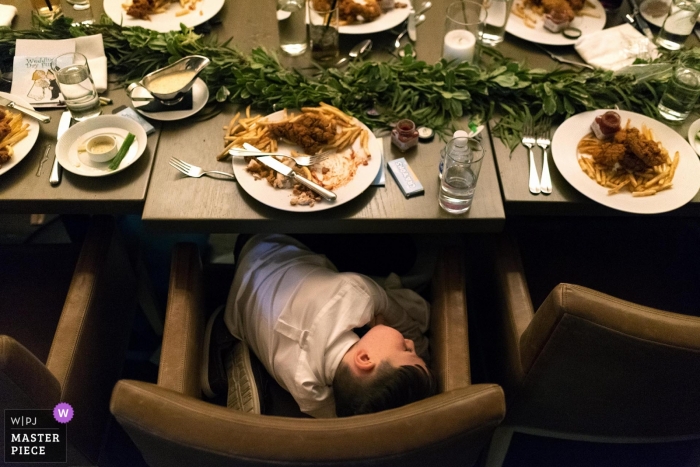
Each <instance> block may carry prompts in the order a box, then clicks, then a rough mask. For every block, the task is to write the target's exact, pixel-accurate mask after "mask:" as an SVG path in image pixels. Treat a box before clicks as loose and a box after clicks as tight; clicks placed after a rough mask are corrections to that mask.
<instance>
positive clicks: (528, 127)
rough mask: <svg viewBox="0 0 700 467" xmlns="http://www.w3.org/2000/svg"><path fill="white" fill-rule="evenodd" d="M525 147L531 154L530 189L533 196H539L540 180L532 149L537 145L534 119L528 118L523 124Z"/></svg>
mask: <svg viewBox="0 0 700 467" xmlns="http://www.w3.org/2000/svg"><path fill="white" fill-rule="evenodd" d="M522 142H523V146H525V147H526V148H527V150H528V152H529V153H530V154H529V155H530V180H529V182H528V187H529V188H530V193H532V194H533V195H536V194H538V193H539V192H540V191H541V190H540V180H539V178H538V177H537V167H536V166H535V156H534V154H532V147H533V146H534V145H535V143H536V139H535V128H534V126H533V124H532V118H528V119H527V120H525V122H524V123H523V137H522Z"/></svg>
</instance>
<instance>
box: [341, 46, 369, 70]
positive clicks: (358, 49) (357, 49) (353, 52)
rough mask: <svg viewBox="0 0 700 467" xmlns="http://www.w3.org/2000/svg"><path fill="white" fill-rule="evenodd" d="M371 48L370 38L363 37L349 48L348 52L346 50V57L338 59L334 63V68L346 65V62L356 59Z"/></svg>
mask: <svg viewBox="0 0 700 467" xmlns="http://www.w3.org/2000/svg"><path fill="white" fill-rule="evenodd" d="M370 50H372V39H365V40H363V41H362V42H360V43H358V44H356V45H355V46H354V47H353V48H352V49H350V52H348V55H349V56H350V58H348V57H343V58H341V59H340V60H338V63H336V64H335V67H336V68H340V67H341V66H345V65H347V63H348V62H349V61H350V59H352V60H356V59H358V58H360V57H363V56H364V55H366V54H367V53H369V51H370Z"/></svg>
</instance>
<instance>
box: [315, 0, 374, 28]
mask: <svg viewBox="0 0 700 467" xmlns="http://www.w3.org/2000/svg"><path fill="white" fill-rule="evenodd" d="M313 1H314V8H316V9H318V10H328V9H330V6H331V2H330V1H329V0H313ZM363 1H364V3H359V2H356V1H355V0H340V2H339V3H338V9H339V11H338V15H339V17H340V20H341V21H345V22H346V23H348V24H353V23H361V22H365V23H368V22H370V21H374V20H375V19H377V18H379V16H381V14H382V9H381V7H380V6H379V2H377V0H363Z"/></svg>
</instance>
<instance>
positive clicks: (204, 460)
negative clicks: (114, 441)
mask: <svg viewBox="0 0 700 467" xmlns="http://www.w3.org/2000/svg"><path fill="white" fill-rule="evenodd" d="M110 408H111V410H112V413H113V414H114V416H115V417H116V418H117V420H118V421H119V423H120V424H121V425H122V427H124V428H125V429H126V430H127V432H128V433H129V434H130V436H131V438H132V439H133V440H134V442H135V443H136V444H137V445H138V446H139V449H140V450H141V452H142V453H143V454H144V457H145V459H146V461H147V462H148V463H149V465H151V466H163V465H197V464H206V465H226V462H228V464H229V465H233V464H232V462H233V463H234V464H235V461H234V460H235V459H238V460H245V464H246V465H273V464H276V463H279V462H284V461H287V462H289V461H294V462H297V463H304V462H313V463H320V464H323V463H324V462H326V463H328V464H333V465H339V464H343V461H344V462H345V463H351V464H353V465H361V463H362V462H363V461H368V462H369V461H371V463H372V465H381V464H382V460H390V461H391V464H392V465H396V464H398V463H399V461H397V458H399V459H400V458H404V459H405V461H406V462H405V463H404V464H402V465H430V464H431V461H432V462H434V463H435V464H434V465H445V464H446V459H445V457H443V456H452V457H451V460H452V463H451V464H449V465H457V464H458V465H472V463H473V462H474V461H475V460H476V458H477V456H478V455H479V452H480V451H481V448H482V447H483V446H484V445H485V443H486V442H487V441H488V439H489V438H490V436H491V434H492V432H493V430H494V429H495V428H496V426H497V425H498V424H499V423H500V421H501V420H502V419H503V416H504V413H505V402H504V399H503V392H502V390H501V388H500V387H499V386H497V385H493V384H480V385H472V386H469V387H466V388H460V389H456V390H454V391H448V392H447V393H443V394H439V395H437V396H435V397H430V398H428V399H424V400H422V401H420V402H416V403H414V404H409V405H406V406H404V407H401V408H398V409H393V410H386V411H383V412H379V413H375V414H370V415H361V416H356V417H348V418H346V419H296V418H285V417H273V416H266V417H263V416H259V415H253V414H248V413H243V412H238V411H234V410H230V409H226V408H223V407H219V406H216V405H213V404H209V403H206V402H203V401H200V400H196V399H194V398H192V397H187V396H183V395H182V394H178V393H177V392H174V391H169V390H167V389H164V388H161V387H159V386H156V385H153V384H149V383H145V382H140V381H129V380H122V381H120V382H119V383H118V384H117V385H116V386H115V388H114V392H113V394H112V402H111V406H110ZM348 440H353V442H352V443H350V442H348ZM457 456H458V458H459V460H460V462H458V463H457V464H455V463H454V460H455V459H456V458H457Z"/></svg>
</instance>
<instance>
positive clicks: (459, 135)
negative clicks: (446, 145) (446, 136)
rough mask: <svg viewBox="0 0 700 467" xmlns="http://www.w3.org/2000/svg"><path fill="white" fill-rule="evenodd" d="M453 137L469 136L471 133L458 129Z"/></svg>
mask: <svg viewBox="0 0 700 467" xmlns="http://www.w3.org/2000/svg"><path fill="white" fill-rule="evenodd" d="M452 137H453V138H469V133H467V132H466V131H464V130H457V131H455V134H454V135H452Z"/></svg>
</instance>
